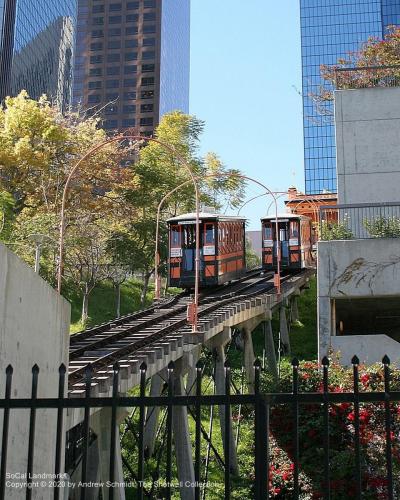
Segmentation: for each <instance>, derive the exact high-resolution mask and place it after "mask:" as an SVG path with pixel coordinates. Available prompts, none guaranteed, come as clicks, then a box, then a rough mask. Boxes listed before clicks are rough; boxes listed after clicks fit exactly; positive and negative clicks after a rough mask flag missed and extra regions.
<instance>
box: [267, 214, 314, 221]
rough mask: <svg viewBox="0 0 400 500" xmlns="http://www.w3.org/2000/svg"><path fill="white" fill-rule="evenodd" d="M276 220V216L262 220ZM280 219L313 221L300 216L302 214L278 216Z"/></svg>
mask: <svg viewBox="0 0 400 500" xmlns="http://www.w3.org/2000/svg"><path fill="white" fill-rule="evenodd" d="M275 219H276V216H275V215H267V216H265V217H262V218H261V221H265V220H272V221H274V220H275ZM278 219H304V220H311V219H310V217H307V216H306V215H300V214H291V213H288V214H278Z"/></svg>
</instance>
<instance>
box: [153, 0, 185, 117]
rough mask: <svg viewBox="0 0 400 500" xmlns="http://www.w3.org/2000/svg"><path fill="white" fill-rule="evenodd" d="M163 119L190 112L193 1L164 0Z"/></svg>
mask: <svg viewBox="0 0 400 500" xmlns="http://www.w3.org/2000/svg"><path fill="white" fill-rule="evenodd" d="M160 64H161V67H160V108H159V112H160V117H161V116H162V115H164V114H165V113H168V112H169V111H174V110H180V111H183V112H184V113H188V112H189V73H190V0H163V2H162V8H161V57H160Z"/></svg>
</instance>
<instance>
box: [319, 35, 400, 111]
mask: <svg viewBox="0 0 400 500" xmlns="http://www.w3.org/2000/svg"><path fill="white" fill-rule="evenodd" d="M385 66H398V67H397V68H393V67H392V68H385ZM346 68H357V69H358V70H359V71H345V70H346ZM363 68H366V69H363ZM320 69H321V76H322V78H323V79H324V80H325V81H326V82H327V86H326V85H322V86H321V87H320V89H319V91H318V93H316V94H312V95H311V96H310V97H311V98H312V99H313V100H314V102H315V103H316V105H317V107H318V108H319V109H322V110H323V109H325V108H324V103H326V102H327V101H332V100H333V89H334V88H341V89H346V88H365V87H378V86H379V87H386V86H390V87H392V86H393V85H397V84H398V83H399V78H400V27H396V26H391V27H389V28H388V30H387V32H386V33H385V35H384V37H383V40H381V39H379V38H376V37H370V38H368V40H367V41H366V42H365V43H364V44H363V45H362V46H361V48H360V50H358V51H356V52H350V53H349V54H348V57H347V58H341V59H339V60H338V62H337V64H335V65H332V66H329V65H321V68H320ZM338 70H340V71H338Z"/></svg>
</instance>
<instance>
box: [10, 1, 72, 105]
mask: <svg viewBox="0 0 400 500" xmlns="http://www.w3.org/2000/svg"><path fill="white" fill-rule="evenodd" d="M75 21H76V0H0V100H1V101H2V100H3V99H4V98H5V97H6V96H7V95H16V94H18V93H19V92H20V91H21V90H22V89H24V90H27V92H28V94H29V95H30V96H31V97H33V98H35V99H36V98H38V97H40V95H42V94H47V96H48V98H49V99H51V100H52V101H53V102H55V103H57V104H58V105H59V107H60V108H61V109H65V108H66V107H67V106H68V105H69V104H70V103H71V98H72V76H73V75H72V70H73V46H74V29H75Z"/></svg>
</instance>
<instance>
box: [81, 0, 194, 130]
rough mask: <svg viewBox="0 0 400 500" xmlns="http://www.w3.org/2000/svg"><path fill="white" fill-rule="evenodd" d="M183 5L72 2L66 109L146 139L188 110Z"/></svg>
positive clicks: (176, 1)
mask: <svg viewBox="0 0 400 500" xmlns="http://www.w3.org/2000/svg"><path fill="white" fill-rule="evenodd" d="M189 50H190V0H136V1H129V0H120V1H116V0H79V1H78V31H77V55H76V64H75V82H74V104H75V105H76V106H81V107H82V108H83V109H84V110H88V112H89V113H98V114H99V115H100V116H101V117H102V118H103V126H104V128H105V129H106V130H109V131H110V132H112V131H115V130H124V129H127V128H135V129H136V130H137V131H138V132H140V133H141V134H147V135H150V134H152V133H153V130H154V127H155V126H157V124H158V122H159V119H160V117H161V116H162V115H163V114H165V113H167V112H169V111H173V110H181V111H183V112H185V113H187V112H188V110H189V62H190V54H189Z"/></svg>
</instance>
